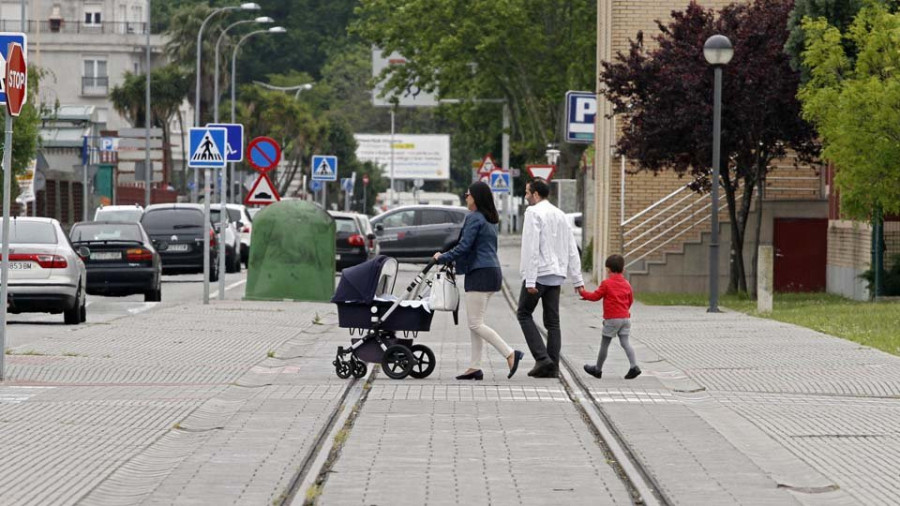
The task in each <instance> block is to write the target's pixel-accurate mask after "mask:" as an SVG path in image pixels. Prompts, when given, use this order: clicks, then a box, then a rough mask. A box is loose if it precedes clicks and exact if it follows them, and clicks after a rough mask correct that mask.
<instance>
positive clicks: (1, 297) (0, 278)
mask: <svg viewBox="0 0 900 506" xmlns="http://www.w3.org/2000/svg"><path fill="white" fill-rule="evenodd" d="M12 131H13V121H12V115H10V114H9V113H7V114H6V137H5V138H4V140H5V142H4V144H3V249H2V251H3V265H2V273H0V285H2V289H0V305H2V306H3V309H0V380H5V379H6V362H5V360H6V353H4V350H6V301H7V300H8V299H7V296H8V295H7V290H8V287H9V192H10V189H9V187H10V184H11V182H10V179H11V174H12V170H11V168H12Z"/></svg>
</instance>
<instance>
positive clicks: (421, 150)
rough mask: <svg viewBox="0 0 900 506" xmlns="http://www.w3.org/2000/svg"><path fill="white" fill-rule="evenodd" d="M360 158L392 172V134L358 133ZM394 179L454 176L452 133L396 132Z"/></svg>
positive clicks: (357, 153) (357, 151)
mask: <svg viewBox="0 0 900 506" xmlns="http://www.w3.org/2000/svg"><path fill="white" fill-rule="evenodd" d="M353 137H354V138H356V143H357V144H358V146H357V148H356V158H358V159H359V160H360V161H363V162H374V163H376V164H378V165H380V166H381V168H382V169H383V170H384V175H385V176H386V177H389V176H390V175H391V136H390V134H354V135H353ZM393 152H394V179H430V180H435V179H450V136H449V135H442V134H437V135H413V134H394V149H393Z"/></svg>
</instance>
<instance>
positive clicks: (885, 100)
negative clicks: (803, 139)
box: [799, 2, 900, 219]
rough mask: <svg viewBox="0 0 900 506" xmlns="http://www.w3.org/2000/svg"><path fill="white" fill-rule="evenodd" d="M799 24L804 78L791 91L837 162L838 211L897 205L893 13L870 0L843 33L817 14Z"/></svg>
mask: <svg viewBox="0 0 900 506" xmlns="http://www.w3.org/2000/svg"><path fill="white" fill-rule="evenodd" d="M803 30H804V36H805V40H806V49H805V51H804V52H803V63H804V65H806V66H807V67H808V68H809V69H810V80H809V81H808V82H807V83H806V84H805V85H804V86H803V87H802V88H801V90H800V94H799V97H800V100H801V102H802V104H803V115H804V116H805V117H806V118H807V119H809V120H810V121H812V122H813V123H814V124H815V125H816V127H817V129H818V131H819V134H820V136H821V138H822V144H823V146H824V152H823V153H824V156H825V158H826V159H828V160H830V161H832V162H834V164H835V166H836V167H838V170H837V171H836V176H835V184H836V186H837V187H838V189H840V191H841V211H842V212H843V213H844V214H846V215H848V216H850V217H852V218H857V219H866V218H870V217H871V216H872V213H873V210H875V209H879V208H880V209H882V210H883V211H884V212H885V213H900V53H898V51H897V48H898V47H900V15H898V14H895V13H892V12H890V11H889V9H888V8H887V7H886V6H884V5H881V4H880V3H875V2H870V3H868V4H867V6H866V7H864V8H863V9H862V10H860V12H859V14H858V15H857V16H856V19H855V20H854V21H853V23H852V24H851V25H850V26H849V27H848V29H847V30H846V31H844V32H843V33H842V32H841V30H840V29H838V28H837V27H835V26H833V25H831V24H829V23H828V21H827V20H826V19H825V18H818V19H810V18H807V19H806V20H804V22H803ZM848 44H849V45H850V46H851V47H852V51H853V52H854V53H855V55H856V56H855V59H851V56H850V54H848V53H849V51H848V50H847V49H846V46H847V45H848Z"/></svg>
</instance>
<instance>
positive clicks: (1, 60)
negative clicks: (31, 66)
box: [0, 32, 28, 105]
mask: <svg viewBox="0 0 900 506" xmlns="http://www.w3.org/2000/svg"><path fill="white" fill-rule="evenodd" d="M13 42H15V43H16V44H19V45H20V46H22V52H23V53H24V54H25V55H26V58H27V57H28V56H27V55H28V46H26V45H25V34H24V33H18V32H0V105H3V104H5V103H6V58H7V57H8V56H9V55H7V54H6V52H7V51H8V50H9V45H10V44H11V43H13Z"/></svg>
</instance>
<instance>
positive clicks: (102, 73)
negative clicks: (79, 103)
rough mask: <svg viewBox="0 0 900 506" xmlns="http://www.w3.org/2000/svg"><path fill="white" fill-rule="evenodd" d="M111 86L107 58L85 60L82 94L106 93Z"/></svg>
mask: <svg viewBox="0 0 900 506" xmlns="http://www.w3.org/2000/svg"><path fill="white" fill-rule="evenodd" d="M108 87H109V76H108V75H107V73H106V60H101V59H99V58H91V59H86V60H84V70H83V74H82V77H81V94H82V95H104V96H105V95H106V92H107V88H108Z"/></svg>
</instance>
